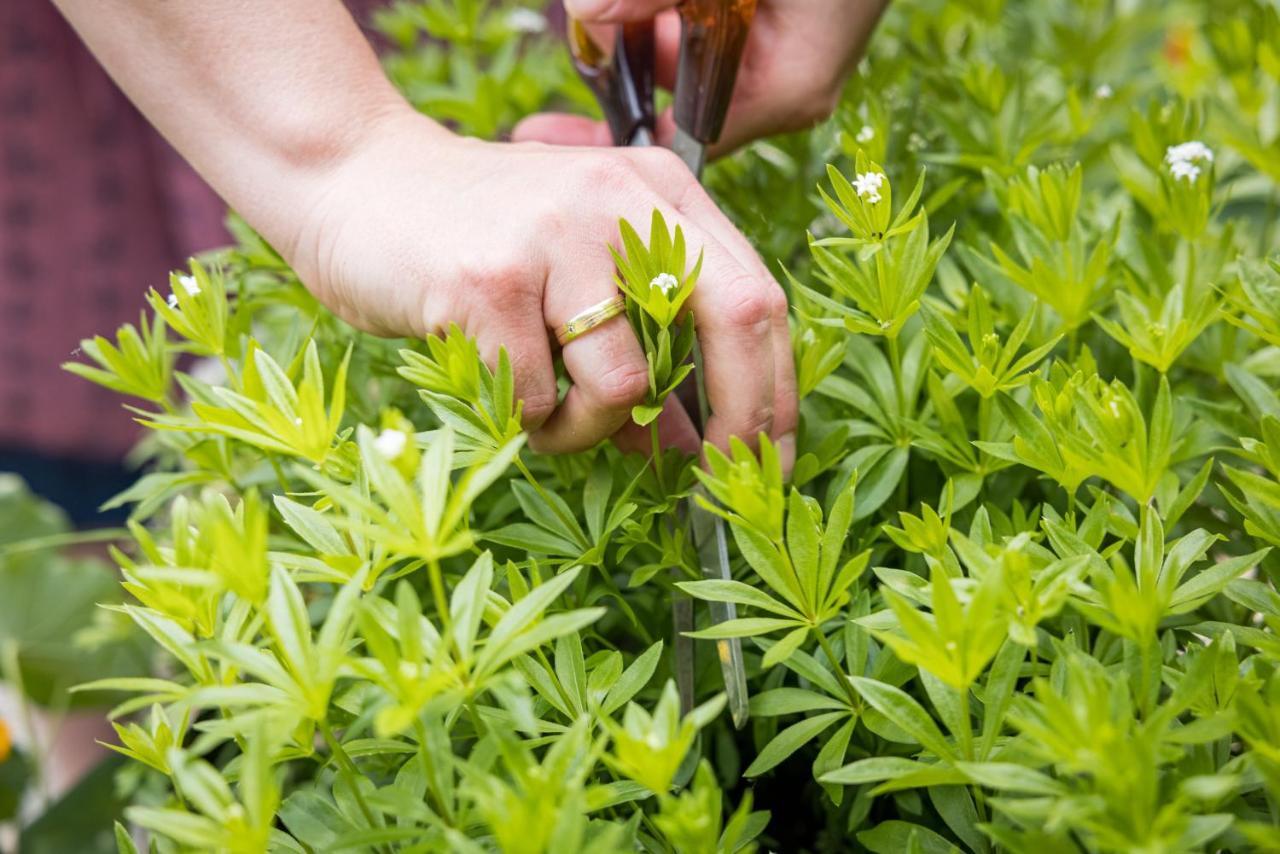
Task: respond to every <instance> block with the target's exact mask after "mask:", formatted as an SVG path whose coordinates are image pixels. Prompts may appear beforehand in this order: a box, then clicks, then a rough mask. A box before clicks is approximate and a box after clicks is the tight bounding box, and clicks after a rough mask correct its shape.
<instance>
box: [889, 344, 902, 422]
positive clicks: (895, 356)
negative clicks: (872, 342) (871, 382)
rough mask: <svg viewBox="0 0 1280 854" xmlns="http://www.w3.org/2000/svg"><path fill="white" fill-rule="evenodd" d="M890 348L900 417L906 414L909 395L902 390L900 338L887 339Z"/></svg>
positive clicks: (890, 364)
mask: <svg viewBox="0 0 1280 854" xmlns="http://www.w3.org/2000/svg"><path fill="white" fill-rule="evenodd" d="M885 341H886V342H887V344H888V347H889V368H890V369H891V370H892V371H893V391H894V394H895V395H896V396H897V404H898V415H899V416H903V415H905V414H906V409H907V394H906V392H905V391H904V390H903V388H902V353H901V350H900V349H899V347H898V336H896V335H893V336H889V337H887V338H886V339H885Z"/></svg>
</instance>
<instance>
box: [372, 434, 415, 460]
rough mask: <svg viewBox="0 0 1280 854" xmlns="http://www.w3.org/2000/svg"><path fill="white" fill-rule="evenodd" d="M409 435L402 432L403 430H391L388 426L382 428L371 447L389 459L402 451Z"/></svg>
mask: <svg viewBox="0 0 1280 854" xmlns="http://www.w3.org/2000/svg"><path fill="white" fill-rule="evenodd" d="M408 442H409V437H408V436H406V435H405V434H404V431H403V430H392V429H390V428H388V429H386V430H383V431H382V432H381V433H379V434H378V437H377V438H376V439H374V440H373V449H374V450H375V451H377V452H378V453H379V454H381V455H382V456H384V457H386V458H387V459H389V460H394V459H395V458H396V457H398V456H400V455H401V454H402V453H404V446H405V445H406V444H408Z"/></svg>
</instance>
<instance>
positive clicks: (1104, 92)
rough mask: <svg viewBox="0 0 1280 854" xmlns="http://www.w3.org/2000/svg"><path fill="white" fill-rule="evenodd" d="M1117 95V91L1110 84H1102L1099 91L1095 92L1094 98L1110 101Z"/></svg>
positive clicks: (1095, 90)
mask: <svg viewBox="0 0 1280 854" xmlns="http://www.w3.org/2000/svg"><path fill="white" fill-rule="evenodd" d="M1115 94H1116V93H1115V90H1114V89H1112V88H1111V84H1110V83H1102V84H1100V85H1099V86H1098V88H1097V89H1094V90H1093V97H1095V98H1097V99H1098V100H1099V101H1109V100H1111V98H1112V96H1114V95H1115Z"/></svg>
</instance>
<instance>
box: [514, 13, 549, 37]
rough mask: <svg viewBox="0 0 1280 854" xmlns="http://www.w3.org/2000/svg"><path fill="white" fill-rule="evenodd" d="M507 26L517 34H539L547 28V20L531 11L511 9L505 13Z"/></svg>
mask: <svg viewBox="0 0 1280 854" xmlns="http://www.w3.org/2000/svg"><path fill="white" fill-rule="evenodd" d="M507 26H508V27H510V28H511V29H513V30H515V31H516V32H517V33H540V32H542V31H543V30H545V29H546V28H547V19H546V18H545V17H543V15H542V14H541V13H540V12H536V11H534V10H533V9H512V10H511V11H510V12H508V13H507Z"/></svg>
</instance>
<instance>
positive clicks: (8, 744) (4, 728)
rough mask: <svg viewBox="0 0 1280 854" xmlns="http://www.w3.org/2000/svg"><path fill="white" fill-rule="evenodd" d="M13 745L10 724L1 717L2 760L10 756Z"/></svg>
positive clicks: (0, 743) (0, 756)
mask: <svg viewBox="0 0 1280 854" xmlns="http://www.w3.org/2000/svg"><path fill="white" fill-rule="evenodd" d="M12 747H13V739H11V738H10V737H9V725H8V724H7V723H5V722H4V718H0V762H4V761H5V760H6V759H8V758H9V750H10V748H12Z"/></svg>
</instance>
